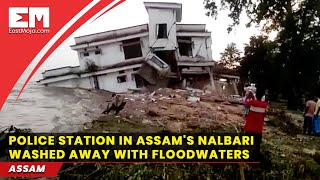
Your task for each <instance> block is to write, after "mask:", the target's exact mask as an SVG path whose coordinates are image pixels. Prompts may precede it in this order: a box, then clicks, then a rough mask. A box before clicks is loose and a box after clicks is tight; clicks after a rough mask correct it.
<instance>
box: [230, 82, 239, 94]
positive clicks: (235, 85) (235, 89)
mask: <svg viewBox="0 0 320 180" xmlns="http://www.w3.org/2000/svg"><path fill="white" fill-rule="evenodd" d="M231 83H232V86H233V88H234V92H235V93H236V95H239V91H238V87H237V83H236V79H234V80H232V82H231Z"/></svg>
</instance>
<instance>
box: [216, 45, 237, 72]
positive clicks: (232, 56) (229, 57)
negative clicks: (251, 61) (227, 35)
mask: <svg viewBox="0 0 320 180" xmlns="http://www.w3.org/2000/svg"><path fill="white" fill-rule="evenodd" d="M240 60H241V58H240V50H239V49H238V48H237V45H236V44H235V43H230V44H228V45H227V47H226V48H225V50H224V52H223V53H221V59H220V62H219V65H221V66H223V67H225V68H229V69H234V68H236V67H237V66H236V64H237V63H239V62H240Z"/></svg>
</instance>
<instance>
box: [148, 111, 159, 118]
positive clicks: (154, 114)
mask: <svg viewBox="0 0 320 180" xmlns="http://www.w3.org/2000/svg"><path fill="white" fill-rule="evenodd" d="M148 115H149V116H151V117H159V116H160V115H159V113H158V112H156V111H153V110H149V111H148Z"/></svg>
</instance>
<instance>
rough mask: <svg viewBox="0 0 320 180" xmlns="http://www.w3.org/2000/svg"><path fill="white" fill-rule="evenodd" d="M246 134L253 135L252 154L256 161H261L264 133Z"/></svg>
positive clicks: (247, 133) (247, 134)
mask: <svg viewBox="0 0 320 180" xmlns="http://www.w3.org/2000/svg"><path fill="white" fill-rule="evenodd" d="M245 135H246V136H253V138H254V146H253V147H252V149H251V155H253V160H254V161H257V162H258V161H260V159H261V154H260V145H261V143H262V134H259V133H250V132H246V133H245Z"/></svg>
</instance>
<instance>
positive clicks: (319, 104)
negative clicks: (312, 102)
mask: <svg viewBox="0 0 320 180" xmlns="http://www.w3.org/2000/svg"><path fill="white" fill-rule="evenodd" d="M316 99H317V100H316V108H315V111H314V117H313V122H312V125H313V128H312V130H313V133H314V134H320V117H319V111H320V100H319V98H316Z"/></svg>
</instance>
